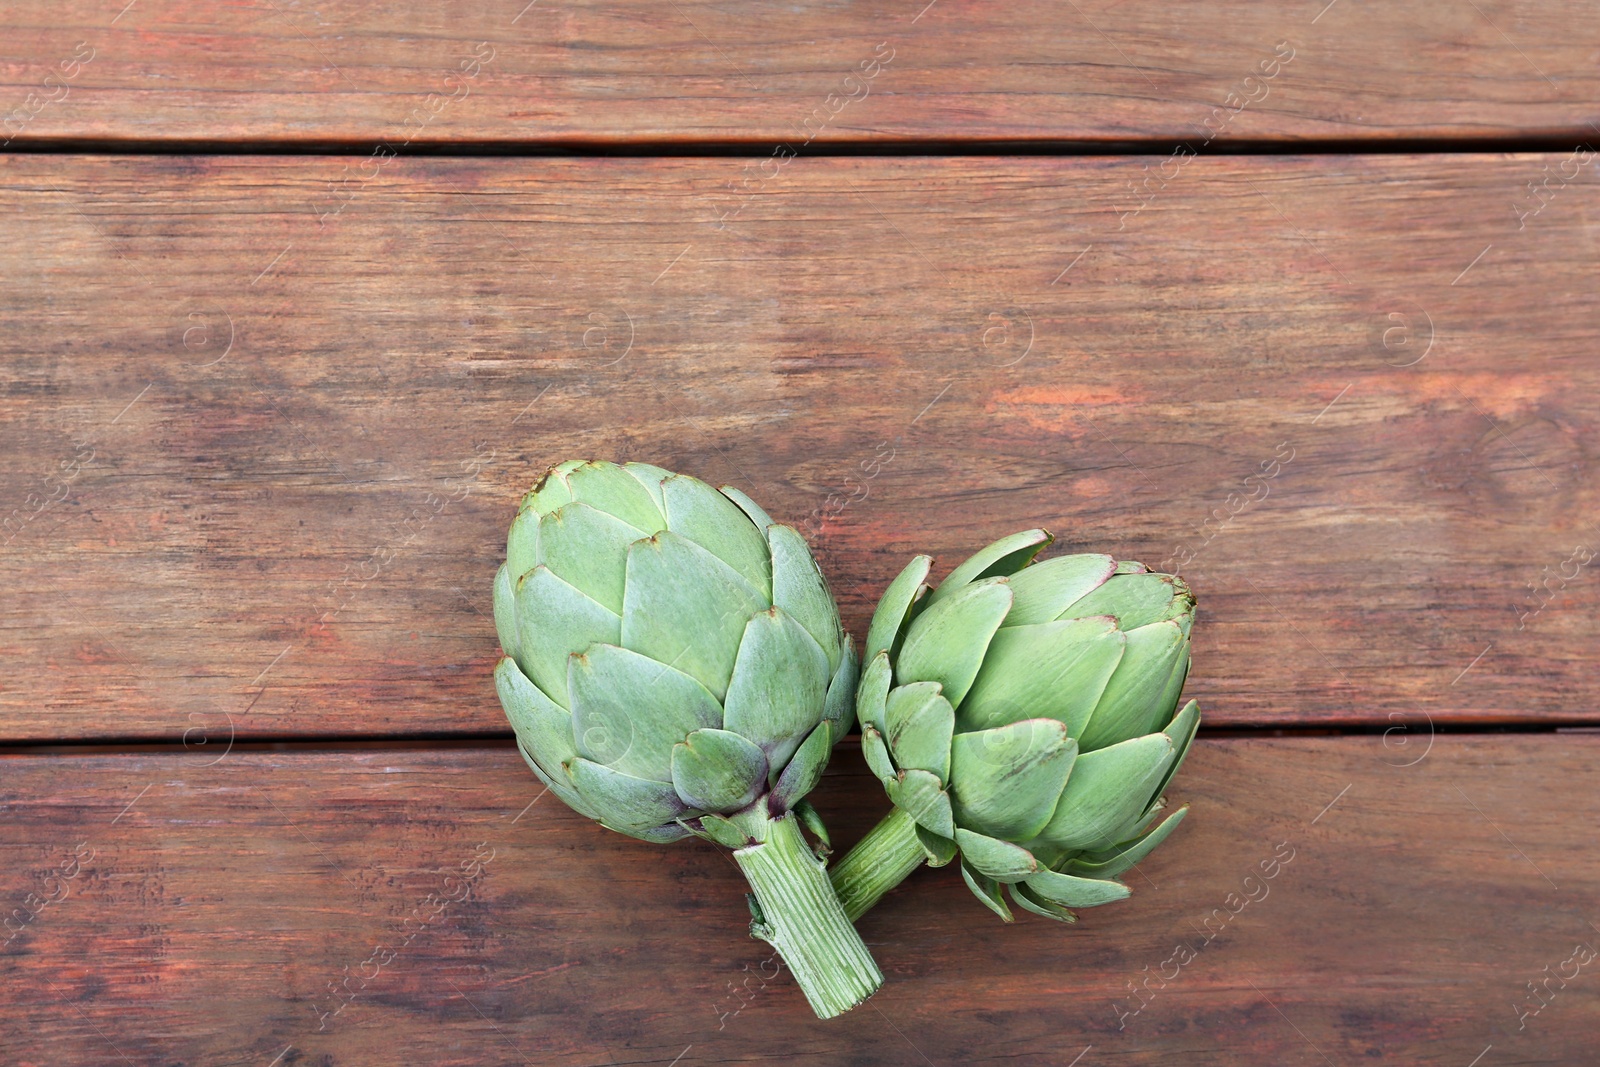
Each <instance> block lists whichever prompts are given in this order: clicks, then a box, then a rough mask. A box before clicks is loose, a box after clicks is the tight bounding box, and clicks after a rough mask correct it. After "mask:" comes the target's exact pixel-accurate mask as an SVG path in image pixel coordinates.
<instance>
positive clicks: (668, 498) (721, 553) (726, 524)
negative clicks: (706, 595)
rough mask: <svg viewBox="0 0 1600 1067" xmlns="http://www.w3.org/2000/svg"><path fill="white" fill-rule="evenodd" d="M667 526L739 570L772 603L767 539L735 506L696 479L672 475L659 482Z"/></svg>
mask: <svg viewBox="0 0 1600 1067" xmlns="http://www.w3.org/2000/svg"><path fill="white" fill-rule="evenodd" d="M661 496H662V500H663V501H664V503H665V512H666V516H667V529H669V530H671V531H672V532H673V533H675V534H677V535H678V536H680V537H684V538H687V539H688V540H690V541H693V542H694V543H695V544H697V545H699V546H700V547H701V548H704V549H705V550H706V551H707V552H710V553H711V554H712V555H713V556H716V557H717V558H718V559H720V560H721V561H722V562H724V563H726V564H727V565H728V566H729V567H731V568H733V569H734V570H735V571H737V572H738V573H739V575H740V576H741V577H743V578H744V580H745V581H746V582H748V583H750V586H751V587H752V588H753V589H756V590H758V591H759V592H760V594H761V598H762V599H763V600H764V601H765V603H763V604H762V605H761V606H762V607H768V606H769V605H770V604H771V603H772V557H771V554H770V552H769V550H768V548H767V539H766V538H765V537H763V536H762V533H761V531H760V530H759V529H757V528H756V524H755V523H753V522H751V521H750V516H748V515H746V514H745V513H744V512H743V511H741V510H739V505H737V504H735V503H734V502H733V501H731V500H729V499H728V498H727V497H725V496H723V495H722V494H721V493H719V492H717V491H716V490H715V489H713V488H711V487H710V486H709V485H707V484H706V483H705V482H702V481H701V480H700V479H698V478H690V477H688V476H686V475H682V474H676V475H673V476H672V477H671V478H667V479H665V480H664V481H663V482H662V483H661Z"/></svg>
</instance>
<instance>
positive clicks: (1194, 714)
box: [1151, 700, 1200, 800]
mask: <svg viewBox="0 0 1600 1067" xmlns="http://www.w3.org/2000/svg"><path fill="white" fill-rule="evenodd" d="M1199 729H1200V702H1199V701H1198V700H1191V701H1189V703H1187V704H1185V705H1184V706H1183V710H1182V711H1180V712H1178V714H1176V715H1174V716H1173V717H1172V721H1171V722H1170V723H1168V724H1167V728H1166V729H1165V730H1162V731H1161V732H1162V733H1164V734H1166V735H1167V736H1168V737H1170V738H1172V744H1173V747H1174V748H1176V749H1177V754H1176V755H1174V756H1173V758H1172V766H1171V767H1168V768H1167V773H1166V774H1164V775H1162V776H1161V784H1160V785H1158V786H1156V789H1155V792H1154V793H1152V794H1151V799H1152V800H1160V799H1161V794H1162V793H1164V792H1166V791H1167V786H1168V785H1170V784H1171V783H1172V776H1173V775H1175V774H1177V773H1178V768H1179V767H1182V766H1183V760H1184V757H1185V756H1187V755H1188V754H1189V745H1190V744H1191V743H1192V742H1193V741H1194V735H1195V731H1197V730H1199Z"/></svg>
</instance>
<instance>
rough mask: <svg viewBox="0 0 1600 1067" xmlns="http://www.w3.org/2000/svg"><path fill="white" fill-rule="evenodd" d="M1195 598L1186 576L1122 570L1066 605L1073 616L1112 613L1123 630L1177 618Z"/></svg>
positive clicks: (1188, 607) (1191, 605)
mask: <svg viewBox="0 0 1600 1067" xmlns="http://www.w3.org/2000/svg"><path fill="white" fill-rule="evenodd" d="M1193 604H1194V598H1193V597H1191V596H1190V595H1189V587H1188V586H1187V585H1184V584H1183V579H1181V578H1178V577H1175V576H1174V575H1171V574H1151V573H1139V574H1122V573H1118V574H1115V575H1113V576H1112V577H1110V578H1108V579H1107V580H1106V582H1105V584H1103V585H1101V586H1100V587H1099V588H1097V589H1095V590H1093V591H1092V592H1090V593H1089V594H1087V595H1086V596H1084V597H1082V598H1080V599H1078V600H1077V601H1075V602H1074V603H1072V604H1071V605H1069V606H1068V607H1067V613H1068V614H1070V615H1072V616H1074V617H1079V616H1084V615H1112V616H1115V617H1116V620H1117V624H1118V625H1119V626H1121V627H1122V629H1124V630H1137V629H1138V628H1139V627H1141V626H1148V625H1150V624H1151V623H1153V622H1160V621H1161V620H1163V619H1174V618H1177V617H1178V616H1179V615H1182V614H1184V613H1185V612H1186V611H1187V610H1189V609H1190V608H1192V607H1193Z"/></svg>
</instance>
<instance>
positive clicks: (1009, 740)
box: [950, 719, 1078, 841]
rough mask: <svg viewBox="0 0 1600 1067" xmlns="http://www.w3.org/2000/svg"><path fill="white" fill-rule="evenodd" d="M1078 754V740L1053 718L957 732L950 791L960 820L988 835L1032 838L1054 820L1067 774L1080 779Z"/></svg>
mask: <svg viewBox="0 0 1600 1067" xmlns="http://www.w3.org/2000/svg"><path fill="white" fill-rule="evenodd" d="M1077 753H1078V743H1077V742H1076V741H1074V740H1073V739H1072V738H1070V737H1068V736H1067V728H1066V727H1065V726H1063V725H1062V724H1061V723H1060V722H1058V721H1056V720H1055V719H1024V720H1023V721H1022V722H1018V723H1012V724H1011V725H1009V726H998V727H995V728H994V729H991V730H980V731H977V732H975V733H963V734H956V735H955V737H954V738H953V739H952V740H951V744H950V791H951V793H952V794H953V799H954V801H955V804H956V812H957V815H958V821H959V822H960V823H961V825H963V826H965V827H967V828H968V829H971V830H975V831H977V832H979V833H983V834H988V835H989V836H990V837H998V838H1002V839H1005V840H1010V841H1022V840H1026V839H1028V838H1030V837H1033V836H1034V835H1036V834H1038V833H1039V831H1040V830H1042V829H1043V828H1044V826H1045V825H1046V824H1047V823H1048V822H1049V821H1050V817H1051V814H1052V813H1053V812H1054V811H1055V809H1056V802H1057V801H1058V800H1059V799H1060V798H1061V792H1062V786H1063V785H1068V782H1069V779H1068V774H1069V773H1071V774H1072V775H1073V777H1076V773H1075V771H1074V762H1073V761H1074V757H1076V756H1077ZM1069 788H1070V786H1069Z"/></svg>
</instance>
